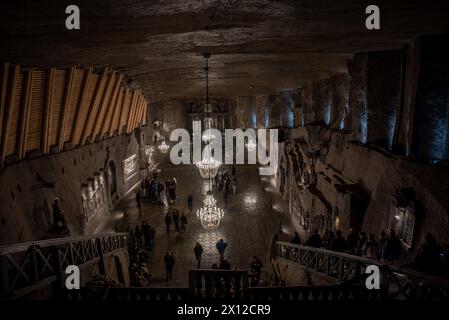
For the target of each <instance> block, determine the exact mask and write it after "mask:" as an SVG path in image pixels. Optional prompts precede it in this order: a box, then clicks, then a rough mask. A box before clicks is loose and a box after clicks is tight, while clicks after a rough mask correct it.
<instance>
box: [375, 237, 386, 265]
mask: <svg viewBox="0 0 449 320" xmlns="http://www.w3.org/2000/svg"><path fill="white" fill-rule="evenodd" d="M386 243H387V234H386V232H385V230H382V231H381V232H380V239H379V253H378V254H377V259H378V260H382V259H383V257H384V250H385V244H386Z"/></svg>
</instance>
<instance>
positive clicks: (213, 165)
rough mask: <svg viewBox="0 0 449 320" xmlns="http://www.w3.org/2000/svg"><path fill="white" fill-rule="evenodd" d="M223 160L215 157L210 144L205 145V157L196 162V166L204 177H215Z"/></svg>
mask: <svg viewBox="0 0 449 320" xmlns="http://www.w3.org/2000/svg"><path fill="white" fill-rule="evenodd" d="M220 165H221V162H220V161H218V160H216V159H214V157H213V156H212V152H211V150H210V146H209V145H207V146H206V147H204V157H203V159H202V160H201V161H199V162H197V163H196V166H197V167H198V169H199V170H200V175H201V177H203V178H204V179H213V178H215V176H216V175H217V173H218V168H219V167H220Z"/></svg>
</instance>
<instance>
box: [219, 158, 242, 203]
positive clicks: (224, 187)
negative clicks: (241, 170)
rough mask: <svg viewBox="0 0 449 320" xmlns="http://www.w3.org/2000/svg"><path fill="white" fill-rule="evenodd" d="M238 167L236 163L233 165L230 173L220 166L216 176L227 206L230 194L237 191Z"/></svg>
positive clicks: (234, 193)
mask: <svg viewBox="0 0 449 320" xmlns="http://www.w3.org/2000/svg"><path fill="white" fill-rule="evenodd" d="M236 173H237V172H236V168H235V165H233V166H232V171H231V173H229V172H228V171H227V170H225V169H223V168H220V169H219V170H218V173H217V175H216V177H215V179H216V183H217V185H218V190H219V191H220V192H223V200H224V204H225V207H226V206H227V204H228V197H229V194H230V193H231V192H232V194H233V195H234V196H235V195H236V192H237V177H236Z"/></svg>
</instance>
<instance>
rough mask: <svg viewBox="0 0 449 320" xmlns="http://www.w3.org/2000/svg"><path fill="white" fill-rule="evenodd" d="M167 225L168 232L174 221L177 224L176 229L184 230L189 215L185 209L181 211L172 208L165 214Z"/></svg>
mask: <svg viewBox="0 0 449 320" xmlns="http://www.w3.org/2000/svg"><path fill="white" fill-rule="evenodd" d="M164 221H165V225H166V226H167V232H170V226H171V224H172V222H173V223H174V225H175V230H176V231H181V232H184V231H186V225H187V216H186V214H185V212H184V211H182V212H181V213H179V211H178V209H176V208H175V209H172V210H168V211H167V213H166V214H165V218H164Z"/></svg>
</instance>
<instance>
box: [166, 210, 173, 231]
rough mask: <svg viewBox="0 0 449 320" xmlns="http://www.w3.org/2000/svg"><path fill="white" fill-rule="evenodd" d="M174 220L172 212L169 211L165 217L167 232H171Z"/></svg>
mask: <svg viewBox="0 0 449 320" xmlns="http://www.w3.org/2000/svg"><path fill="white" fill-rule="evenodd" d="M171 221H172V218H171V213H170V211H167V214H166V215H165V225H166V226H167V232H170V224H171Z"/></svg>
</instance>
